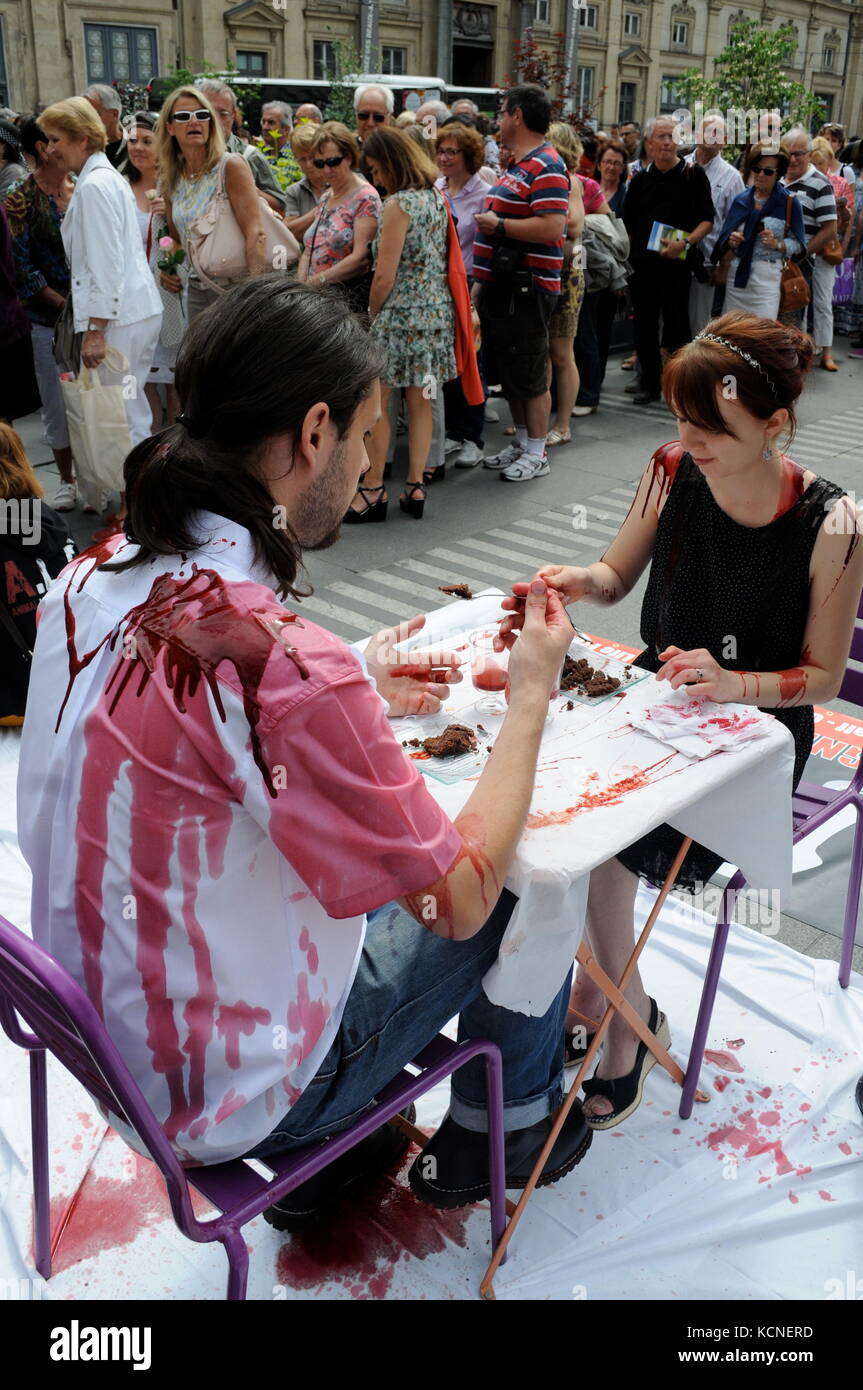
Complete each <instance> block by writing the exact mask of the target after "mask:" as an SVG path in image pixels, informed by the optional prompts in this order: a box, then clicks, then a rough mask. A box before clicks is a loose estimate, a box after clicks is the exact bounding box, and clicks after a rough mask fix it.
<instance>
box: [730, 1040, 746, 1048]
mask: <svg viewBox="0 0 863 1390" xmlns="http://www.w3.org/2000/svg"><path fill="white" fill-rule="evenodd" d="M745 1042H746V1039H745V1038H726V1039H725V1046H726V1047H733V1048H738V1047H742V1046H743V1044H744V1043H745Z"/></svg>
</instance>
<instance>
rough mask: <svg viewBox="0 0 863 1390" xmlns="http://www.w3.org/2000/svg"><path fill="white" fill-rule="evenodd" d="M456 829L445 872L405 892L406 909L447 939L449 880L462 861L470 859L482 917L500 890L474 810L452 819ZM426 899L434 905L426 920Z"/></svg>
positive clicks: (450, 930)
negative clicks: (452, 854)
mask: <svg viewBox="0 0 863 1390" xmlns="http://www.w3.org/2000/svg"><path fill="white" fill-rule="evenodd" d="M456 829H457V830H458V832H459V834H460V835H461V846H460V848H459V850H458V852H457V854H456V857H455V859H454V860H453V862H452V864H451V865H450V867H449V868H448V869H447V871H446V873H445V874H443V875H442V876H441V877H440V878H439V879H437V880H436V881H435V882H434V883H430V884H429V885H428V886H427V887H426V888H423V889H422V890H421V891H420V892H418V893H406V894H405V902H406V903H407V905H408V909H409V911H411V912H412V914H413V915H414V916H415V917H416V918H417V920H418V921H420V922H422V923H423V924H424V925H426V926H429V927H432V926H434V927H437V929H438V934H439V935H446V936H448V937H449V938H450V940H453V939H454V937H455V908H454V906H453V899H452V886H451V880H452V876H453V874H454V873H455V872H456V870H457V869H458V867H459V865H460V864H462V863H464V861H465V860H468V861H469V862H470V864H471V867H472V868H473V870H474V872H475V874H476V876H477V879H478V881H479V890H480V893H481V895H482V905H483V909H484V910H485V914H486V916H488V915H489V913H490V912H491V910H492V908H493V907H494V905H495V903H496V902H497V900H498V898H499V897H500V891H501V888H500V884H499V883H498V879H497V874H496V873H495V870H494V865H493V864H492V862H491V860H490V859H489V858H488V856H487V854H486V853H485V846H486V843H487V841H488V832H487V830H486V825H485V822H484V821H483V819H482V817H481V816H478V815H476V814H475V813H470V814H468V815H464V816H460V817H459V819H458V821H457V822H456ZM487 877H488V878H489V879H490V880H491V883H490V887H491V890H492V892H493V894H494V896H493V897H492V898H491V899H489V896H488V894H487V893H486V878H487ZM429 900H431V901H432V902H433V903H434V904H435V915H434V918H433V919H432V920H429V917H428V914H427V913H425V914H424V912H423V909H424V908H425V907H426V905H427V904H428V902H429ZM441 927H443V928H444V931H441V930H440V928H441Z"/></svg>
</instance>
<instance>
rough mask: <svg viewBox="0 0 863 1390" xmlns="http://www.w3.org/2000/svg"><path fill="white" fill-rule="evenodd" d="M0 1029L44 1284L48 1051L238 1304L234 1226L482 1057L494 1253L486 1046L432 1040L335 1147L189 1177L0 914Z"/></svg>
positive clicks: (81, 1000)
mask: <svg viewBox="0 0 863 1390" xmlns="http://www.w3.org/2000/svg"><path fill="white" fill-rule="evenodd" d="M16 1013H17V1014H19V1015H20V1016H21V1018H23V1019H24V1021H25V1023H26V1024H27V1026H28V1027H29V1028H32V1029H33V1030H34V1031H33V1032H32V1033H29V1032H25V1030H24V1029H23V1028H22V1027H21V1026H20V1023H19V1021H18V1018H17V1017H16ZM0 1025H2V1027H3V1029H4V1031H5V1032H6V1034H7V1035H8V1036H9V1037H10V1038H11V1039H12V1041H13V1042H14V1043H16V1044H17V1045H18V1046H19V1047H23V1048H26V1050H27V1051H28V1052H29V1053H30V1123H31V1134H32V1144H33V1196H34V1207H35V1240H34V1246H35V1252H36V1268H37V1269H38V1271H39V1273H40V1274H41V1275H42V1276H43V1277H44V1278H45V1279H49V1278H50V1277H51V1221H50V1192H49V1167H48V1099H47V1089H46V1072H45V1051H46V1049H48V1050H50V1051H51V1052H53V1054H54V1056H55V1057H57V1058H58V1060H59V1061H60V1062H62V1063H63V1066H64V1067H66V1068H67V1070H68V1071H70V1072H71V1073H72V1075H73V1076H74V1077H75V1078H76V1079H77V1080H78V1081H80V1083H81V1085H82V1086H83V1087H84V1088H85V1089H86V1090H87V1091H88V1092H89V1094H90V1095H91V1096H92V1097H93V1099H94V1100H95V1101H97V1102H98V1103H99V1104H101V1105H103V1106H106V1107H107V1108H108V1109H109V1110H110V1111H111V1112H112V1113H113V1114H115V1115H117V1116H118V1117H119V1118H120V1119H122V1120H124V1121H125V1122H126V1123H127V1124H128V1125H130V1126H131V1127H132V1128H133V1129H134V1131H135V1133H136V1134H137V1135H138V1137H139V1139H140V1140H141V1144H142V1146H143V1148H144V1149H145V1150H146V1152H147V1153H148V1154H149V1155H150V1157H151V1158H152V1160H153V1162H154V1163H155V1164H156V1165H157V1167H158V1168H159V1169H160V1171H161V1173H162V1176H163V1178H164V1179H165V1183H166V1185H167V1189H168V1197H169V1199H170V1203H171V1211H172V1213H173V1216H174V1220H175V1221H176V1223H177V1225H178V1226H179V1228H180V1230H181V1231H182V1232H183V1235H185V1236H188V1238H189V1240H194V1241H199V1242H208V1241H214V1240H219V1241H221V1242H222V1244H223V1245H224V1247H225V1250H226V1252H227V1256H228V1288H227V1297H228V1298H229V1299H243V1298H245V1296H246V1284H247V1280H248V1269H249V1255H248V1250H247V1248H246V1242H245V1241H244V1239H243V1234H242V1228H243V1226H244V1225H245V1224H246V1222H247V1221H251V1220H252V1218H253V1217H255V1216H258V1215H259V1214H260V1213H261V1212H262V1211H263V1210H264V1208H265V1207H268V1206H270V1205H271V1204H272V1203H273V1202H276V1201H278V1199H279V1198H280V1197H283V1196H284V1195H285V1194H286V1193H288V1192H291V1191H293V1189H294V1188H295V1187H298V1186H299V1185H300V1183H303V1182H305V1181H306V1179H307V1178H311V1177H313V1176H314V1174H315V1173H318V1172H320V1170H321V1169H322V1168H325V1167H326V1166H327V1165H328V1164H329V1163H332V1161H333V1160H334V1159H336V1158H339V1157H340V1156H341V1154H343V1153H345V1152H346V1151H347V1150H348V1149H351V1148H353V1146H354V1145H355V1144H358V1143H359V1142H360V1140H361V1139H365V1138H366V1137H367V1136H368V1135H369V1134H371V1133H372V1132H373V1131H374V1130H375V1129H377V1128H378V1127H379V1126H380V1125H382V1124H384V1123H385V1121H387V1120H389V1119H391V1118H392V1116H394V1115H397V1114H398V1112H399V1111H400V1110H402V1109H404V1108H405V1106H407V1105H409V1104H410V1103H411V1101H414V1100H416V1099H417V1098H418V1097H419V1096H421V1095H424V1094H425V1092H426V1091H429V1090H431V1088H432V1087H433V1086H435V1085H437V1083H438V1082H439V1081H442V1080H444V1078H445V1077H447V1076H450V1075H451V1074H452V1073H453V1072H454V1071H457V1070H458V1069H459V1067H463V1066H464V1064H465V1063H466V1062H469V1061H470V1060H471V1059H472V1058H474V1057H477V1056H481V1055H482V1056H484V1057H485V1066H486V1083H487V1087H488V1114H489V1172H490V1175H491V1242H492V1249H494V1247H495V1246H496V1245H497V1243H498V1241H499V1240H500V1238H501V1236H502V1235H503V1231H504V1227H505V1225H506V1192H505V1168H504V1149H503V1074H502V1066H501V1056H500V1051H499V1049H498V1047H497V1046H496V1044H494V1043H492V1042H486V1041H483V1040H474V1041H473V1042H463V1043H454V1042H451V1041H450V1040H449V1039H448V1038H445V1037H443V1035H439V1036H438V1037H436V1038H435V1039H434V1040H433V1041H432V1042H431V1043H429V1045H428V1046H427V1047H425V1048H423V1050H422V1052H420V1053H418V1055H417V1056H416V1057H415V1058H414V1060H413V1062H412V1063H410V1064H409V1065H410V1066H412V1067H415V1068H419V1069H420V1070H419V1074H414V1073H412V1072H411V1071H408V1070H404V1071H402V1072H401V1073H400V1074H399V1075H398V1076H397V1077H395V1078H394V1079H393V1080H392V1081H391V1082H389V1084H388V1085H386V1086H385V1087H384V1088H383V1090H382V1091H380V1092H379V1094H378V1095H377V1096H376V1097H375V1102H374V1108H373V1109H372V1110H371V1111H370V1112H369V1113H368V1114H366V1115H365V1116H363V1118H362V1119H361V1120H358V1121H357V1122H356V1124H353V1125H351V1127H350V1128H349V1129H346V1130H344V1131H343V1132H342V1133H340V1134H338V1135H335V1136H334V1137H333V1138H332V1139H328V1140H324V1141H323V1142H321V1143H318V1144H315V1145H310V1146H309V1147H308V1148H306V1149H302V1150H298V1151H295V1152H293V1153H292V1154H290V1155H283V1156H279V1157H274V1158H268V1159H267V1160H266V1162H265V1163H262V1162H260V1161H259V1162H257V1163H256V1164H255V1166H254V1167H252V1166H250V1164H249V1163H247V1162H246V1161H245V1160H244V1159H235V1160H234V1161H232V1162H229V1163H217V1164H212V1165H208V1166H206V1167H200V1168H188V1169H185V1168H183V1167H181V1165H180V1163H179V1161H178V1159H177V1157H176V1155H175V1154H174V1152H173V1150H172V1148H171V1146H170V1144H169V1143H168V1140H167V1139H166V1137H165V1134H164V1132H163V1130H162V1127H161V1125H160V1124H159V1122H158V1121H157V1119H156V1117H155V1115H154V1114H153V1112H152V1110H151V1109H150V1107H149V1105H148V1104H147V1102H146V1101H145V1100H144V1097H143V1095H142V1094H141V1092H140V1090H139V1088H138V1086H137V1084H136V1083H135V1081H134V1080H133V1078H132V1076H131V1075H130V1073H129V1071H128V1069H127V1067H126V1064H125V1063H124V1061H123V1059H122V1058H121V1056H120V1054H119V1052H118V1051H117V1049H116V1047H115V1046H114V1044H113V1042H112V1041H111V1039H110V1038H109V1036H108V1034H107V1032H106V1031H105V1027H104V1025H103V1023H102V1020H101V1019H100V1018H99V1015H98V1014H97V1012H96V1010H95V1008H94V1007H93V1005H92V1004H91V1002H90V1000H89V999H88V998H87V996H86V995H85V993H84V992H83V990H82V989H81V988H80V987H79V985H78V984H77V983H76V982H75V981H74V980H73V979H72V977H71V976H70V975H68V974H67V972H66V971H65V970H64V969H63V967H62V966H61V965H60V964H59V963H58V962H57V961H56V960H54V958H53V956H50V955H49V954H48V952H47V951H44V950H43V949H42V947H41V946H38V945H36V943H35V942H33V941H31V940H30V938H29V937H28V936H25V935H24V933H23V932H20V931H18V929H17V928H16V927H13V926H12V925H11V923H10V922H7V921H6V919H5V918H3V917H0ZM402 1123H403V1125H404V1122H402ZM409 1128H410V1127H409ZM421 1137H422V1136H421ZM262 1167H264V1168H265V1169H268V1170H271V1172H272V1177H271V1178H267V1177H265V1176H264V1175H263V1174H262V1172H261V1171H260V1170H261V1168H262ZM189 1184H191V1185H192V1186H193V1187H194V1188H196V1189H197V1190H198V1192H201V1193H203V1195H204V1196H205V1197H206V1198H207V1199H208V1200H209V1201H210V1202H211V1203H212V1204H213V1206H215V1207H216V1208H218V1210H219V1211H220V1212H221V1215H220V1216H219V1217H218V1218H217V1219H216V1220H214V1221H199V1220H198V1219H197V1217H196V1216H195V1213H194V1211H193V1209H192V1201H191V1195H190V1192H189Z"/></svg>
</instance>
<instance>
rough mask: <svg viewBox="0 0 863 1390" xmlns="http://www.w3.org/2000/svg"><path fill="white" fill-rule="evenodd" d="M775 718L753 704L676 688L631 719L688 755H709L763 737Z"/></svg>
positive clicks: (700, 756) (636, 713) (633, 715)
mask: <svg viewBox="0 0 863 1390" xmlns="http://www.w3.org/2000/svg"><path fill="white" fill-rule="evenodd" d="M771 718H772V716H771V715H769V714H764V713H762V711H761V710H758V709H755V708H753V707H752V706H751V705H732V704H728V705H720V704H717V702H716V701H715V700H708V699H707V697H706V696H704V695H695V696H693V695H687V694H686V692H685V691H684V690H672V691H671V692H670V694H669V695H666V696H664V697H663V698H662V699H661V700H657V702H656V703H655V704H653V705H649V706H648V707H647V709H644V710H640V711H638V712H635V711H634V712H633V714H632V716H631V719H630V723H631V724H632V726H633V728H636V729H643V730H644V732H645V733H647V734H652V735H653V737H654V738H657V739H659V740H660V741H661V742H662V743H667V744H669V745H670V747H672V748H676V749H677V751H678V752H679V753H684V754H685V755H686V756H687V757H688V758H706V757H707V756H708V754H710V753H717V752H725V751H726V750H729V749H734V748H739V747H740V745H741V744H743V743H748V742H749V741H750V740H751V739H753V738H763V737H764V736H765V734H766V733H767V730H768V729H769V727H770V722H769V721H770V720H771Z"/></svg>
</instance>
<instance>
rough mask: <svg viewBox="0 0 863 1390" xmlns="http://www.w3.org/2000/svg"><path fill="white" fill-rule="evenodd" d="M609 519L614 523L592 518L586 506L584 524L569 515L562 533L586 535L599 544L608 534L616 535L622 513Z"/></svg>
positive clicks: (605, 539) (522, 524)
mask: <svg viewBox="0 0 863 1390" xmlns="http://www.w3.org/2000/svg"><path fill="white" fill-rule="evenodd" d="M564 515H565V513H561V516H564ZM610 519H611V520H612V521H614V522H616V525H614V526H606V525H605V523H604V522H601V521H597V520H594V518H593V517H592V516H591V508H588V509H587V521H586V522H585V524H584V526H581V525H576V524H575V522H576V518H575V517H574V516H569V517H568V520H569V523H570V526H569V531H565V532H564V535H567V536H570V539H571V537H572V535H577V536H578V537H579V538H582V537H585V536H587V537H588V538H589V539H593V540H595V541H596V543H597V545H599V544H601V543H602V542H604V541H607V540H608V538H609V537H610V536H616V535H617V533H618V531H619V530H620V523H621V522H622V521H623V514H621V516H620V518H619V519H618V518H617V517H612V518H610ZM518 524H519V525H520V526H526V525H528V523H527V522H526V521H522V522H519V523H518ZM591 532H594V535H593V536H592V537H591V534H590V533H591ZM555 534H558V535H559V534H560V531H558V532H556V533H555Z"/></svg>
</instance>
